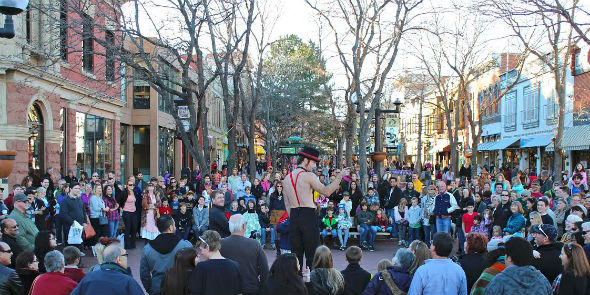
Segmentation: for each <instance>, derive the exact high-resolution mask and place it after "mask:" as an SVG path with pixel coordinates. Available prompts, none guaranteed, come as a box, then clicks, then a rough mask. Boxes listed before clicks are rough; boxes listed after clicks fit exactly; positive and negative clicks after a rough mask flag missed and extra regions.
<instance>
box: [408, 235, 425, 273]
mask: <svg viewBox="0 0 590 295" xmlns="http://www.w3.org/2000/svg"><path fill="white" fill-rule="evenodd" d="M408 248H409V249H410V251H412V253H414V261H413V262H412V265H411V266H410V269H409V271H410V276H413V275H414V272H416V270H417V269H418V267H420V266H422V265H423V264H424V263H425V262H426V259H430V248H428V245H426V243H424V242H422V241H420V240H414V241H413V242H412V243H410V246H409V247H408Z"/></svg>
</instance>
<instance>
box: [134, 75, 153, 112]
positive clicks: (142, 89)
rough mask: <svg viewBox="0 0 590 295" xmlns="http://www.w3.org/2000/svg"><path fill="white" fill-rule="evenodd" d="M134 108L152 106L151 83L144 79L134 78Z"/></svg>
mask: <svg viewBox="0 0 590 295" xmlns="http://www.w3.org/2000/svg"><path fill="white" fill-rule="evenodd" d="M133 108H134V109H149V108H150V85H149V84H148V83H147V82H146V81H143V80H137V79H135V80H133Z"/></svg>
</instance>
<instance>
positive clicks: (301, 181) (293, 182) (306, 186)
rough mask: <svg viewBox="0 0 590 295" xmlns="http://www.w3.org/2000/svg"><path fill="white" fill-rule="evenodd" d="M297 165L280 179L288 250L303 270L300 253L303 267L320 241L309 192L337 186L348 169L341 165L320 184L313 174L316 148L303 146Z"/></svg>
mask: <svg viewBox="0 0 590 295" xmlns="http://www.w3.org/2000/svg"><path fill="white" fill-rule="evenodd" d="M298 154H299V159H298V160H297V168H296V169H294V170H293V171H291V173H289V174H288V175H287V176H286V177H285V179H284V180H283V190H284V194H285V207H286V209H287V213H288V214H289V219H290V225H289V239H290V242H291V251H293V252H294V253H295V254H296V255H297V258H298V259H299V264H300V266H301V268H300V269H302V270H303V254H304V253H305V260H306V263H305V264H306V265H307V267H311V265H312V263H313V255H314V253H315V249H316V248H317V247H318V246H319V245H320V232H319V226H318V218H317V213H316V204H315V202H314V200H313V192H314V191H317V192H318V193H320V194H321V195H324V196H329V195H331V194H332V193H334V192H335V191H336V190H337V189H339V188H340V182H341V181H342V177H343V176H345V175H348V174H349V173H350V171H349V169H348V168H346V169H343V170H342V172H341V173H340V174H338V175H337V176H336V179H335V180H334V181H332V183H330V184H329V185H327V186H324V185H323V184H322V183H321V182H320V180H319V178H318V177H317V175H316V174H315V173H313V170H314V169H315V168H316V166H317V163H318V162H319V161H320V158H319V155H320V153H319V152H318V150H316V149H315V148H312V147H303V148H302V149H301V150H300V151H299V152H298Z"/></svg>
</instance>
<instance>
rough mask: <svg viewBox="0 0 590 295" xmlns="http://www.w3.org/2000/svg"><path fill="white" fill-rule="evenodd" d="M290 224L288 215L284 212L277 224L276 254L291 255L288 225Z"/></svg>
mask: <svg viewBox="0 0 590 295" xmlns="http://www.w3.org/2000/svg"><path fill="white" fill-rule="evenodd" d="M290 224H291V222H290V220H289V214H288V213H287V211H286V210H285V212H284V213H283V215H282V216H281V218H279V221H278V224H277V227H276V228H277V233H279V235H280V237H279V247H278V248H279V249H278V250H277V253H278V254H284V253H291V242H290V241H289V225H290Z"/></svg>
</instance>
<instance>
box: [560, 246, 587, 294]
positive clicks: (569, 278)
mask: <svg viewBox="0 0 590 295" xmlns="http://www.w3.org/2000/svg"><path fill="white" fill-rule="evenodd" d="M559 258H561V264H562V265H563V272H562V273H561V274H560V275H559V276H557V278H556V279H555V281H554V282H553V288H554V291H553V293H554V294H556V295H566V294H567V295H575V294H587V293H588V292H587V291H588V279H589V277H588V276H589V275H590V266H589V265H588V260H587V259H586V255H585V254H584V249H583V248H582V246H580V245H579V244H577V243H567V244H565V245H564V246H563V248H562V249H561V255H560V256H559Z"/></svg>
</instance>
